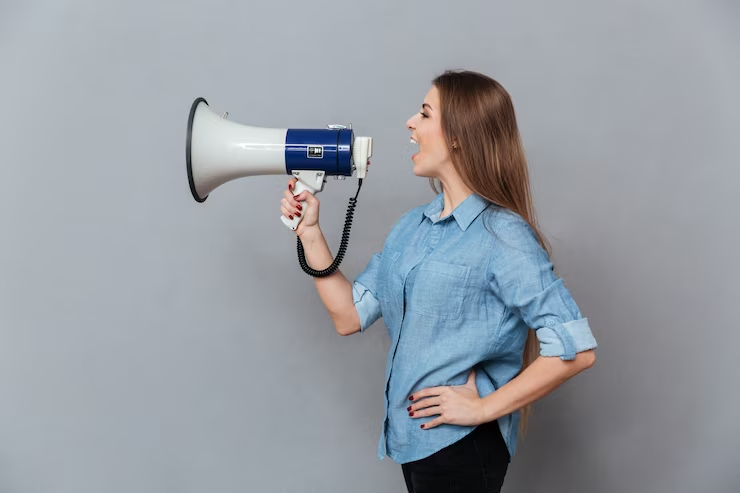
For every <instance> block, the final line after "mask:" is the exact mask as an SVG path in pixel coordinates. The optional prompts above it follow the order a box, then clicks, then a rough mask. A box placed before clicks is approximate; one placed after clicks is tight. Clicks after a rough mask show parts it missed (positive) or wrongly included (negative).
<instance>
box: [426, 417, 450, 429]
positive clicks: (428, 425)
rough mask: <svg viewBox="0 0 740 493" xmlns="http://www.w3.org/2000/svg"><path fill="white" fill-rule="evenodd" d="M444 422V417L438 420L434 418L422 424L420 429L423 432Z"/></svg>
mask: <svg viewBox="0 0 740 493" xmlns="http://www.w3.org/2000/svg"><path fill="white" fill-rule="evenodd" d="M444 422H445V420H444V417H443V416H440V417H438V418H434V419H433V420H431V421H429V422H427V423H424V424H422V425H421V427H422V428H423V429H425V430H428V429H430V428H436V427H437V426H439V425H441V424H442V423H444Z"/></svg>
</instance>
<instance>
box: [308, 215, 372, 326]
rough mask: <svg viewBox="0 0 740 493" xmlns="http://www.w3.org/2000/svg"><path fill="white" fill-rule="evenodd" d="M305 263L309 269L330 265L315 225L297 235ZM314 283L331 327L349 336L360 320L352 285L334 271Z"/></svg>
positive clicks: (339, 272)
mask: <svg viewBox="0 0 740 493" xmlns="http://www.w3.org/2000/svg"><path fill="white" fill-rule="evenodd" d="M300 239H301V243H302V244H303V250H304V252H305V254H306V262H308V265H310V266H311V267H312V268H313V269H316V270H322V269H325V268H327V267H329V266H330V265H331V263H332V262H333V261H334V258H333V256H332V254H331V251H330V250H329V245H328V244H327V243H326V238H325V237H324V234H323V233H322V231H321V228H320V227H319V226H318V225H316V226H315V227H312V228H311V229H310V230H307V231H305V232H303V233H302V234H301V236H300ZM314 284H315V286H316V290H317V291H318V292H319V297H320V298H321V301H322V302H323V303H324V306H325V307H326V309H327V311H328V312H329V316H330V317H331V319H332V321H333V322H334V325H335V327H336V329H337V332H339V333H340V334H342V335H349V334H351V333H354V332H357V331H358V330H359V329H360V318H359V316H358V314H357V310H356V309H355V305H354V300H353V298H352V283H350V282H349V280H348V279H347V278H346V277H345V276H344V274H342V272H341V271H340V270H339V269H337V270H336V271H334V272H333V273H332V274H331V275H329V276H326V277H315V278H314Z"/></svg>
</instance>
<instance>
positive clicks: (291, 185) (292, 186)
mask: <svg viewBox="0 0 740 493" xmlns="http://www.w3.org/2000/svg"><path fill="white" fill-rule="evenodd" d="M297 181H298V178H296V177H295V176H294V177H293V178H291V179H290V180H288V190H289V191H290V192H291V193H293V190H294V189H295V183H296V182H297Z"/></svg>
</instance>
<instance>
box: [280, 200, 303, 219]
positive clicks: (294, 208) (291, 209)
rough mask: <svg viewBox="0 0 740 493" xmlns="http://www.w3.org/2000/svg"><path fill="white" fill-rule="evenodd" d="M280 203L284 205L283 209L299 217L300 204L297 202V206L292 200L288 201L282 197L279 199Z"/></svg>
mask: <svg viewBox="0 0 740 493" xmlns="http://www.w3.org/2000/svg"><path fill="white" fill-rule="evenodd" d="M280 205H281V206H282V207H284V208H285V210H286V211H288V213H289V214H292V215H294V216H298V217H301V210H302V209H303V208H302V207H301V204H298V205H297V206H293V202H289V201H288V199H285V198H283V199H282V200H281V201H280Z"/></svg>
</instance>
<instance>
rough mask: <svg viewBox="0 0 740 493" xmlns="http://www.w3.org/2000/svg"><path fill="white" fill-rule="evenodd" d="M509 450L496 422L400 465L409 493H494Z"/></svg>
mask: <svg viewBox="0 0 740 493" xmlns="http://www.w3.org/2000/svg"><path fill="white" fill-rule="evenodd" d="M509 460H510V457H509V451H508V449H507V448H506V443H505V442H504V439H503V437H502V436H501V430H500V429H499V427H498V423H497V422H496V421H492V422H489V423H484V424H482V425H480V426H478V427H477V428H476V429H474V430H473V431H472V432H471V433H470V434H469V435H467V436H466V437H464V438H463V439H462V440H459V441H457V442H455V443H453V444H452V445H450V446H448V447H445V448H444V449H442V450H440V451H438V452H436V453H435V454H433V455H431V456H429V457H426V458H424V459H420V460H417V461H414V462H409V463H406V464H402V465H401V468H402V470H403V477H404V479H405V480H406V488H407V489H408V491H409V493H452V492H456V493H457V492H459V493H463V492H464V493H478V492H480V493H498V492H500V491H501V487H502V485H503V484H504V476H506V470H507V469H508V467H509Z"/></svg>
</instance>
